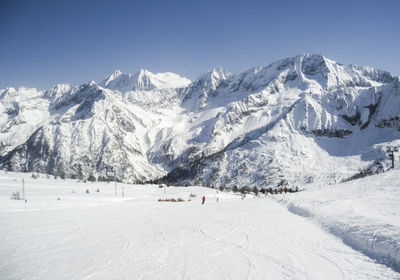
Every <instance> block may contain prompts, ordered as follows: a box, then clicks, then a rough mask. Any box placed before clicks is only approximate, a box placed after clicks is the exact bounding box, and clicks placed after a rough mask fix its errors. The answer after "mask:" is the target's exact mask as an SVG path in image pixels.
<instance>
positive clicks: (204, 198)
mask: <svg viewBox="0 0 400 280" xmlns="http://www.w3.org/2000/svg"><path fill="white" fill-rule="evenodd" d="M202 201H203V202H202V203H201V204H204V202H205V201H206V197H205V196H204V195H203V199H202Z"/></svg>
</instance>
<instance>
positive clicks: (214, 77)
mask: <svg viewBox="0 0 400 280" xmlns="http://www.w3.org/2000/svg"><path fill="white" fill-rule="evenodd" d="M231 75H232V73H231V72H230V71H228V70H226V69H223V68H221V67H218V68H213V69H211V70H210V71H208V72H206V73H203V74H201V75H200V76H199V77H198V78H197V80H198V81H204V82H210V83H213V84H215V83H217V82H218V81H221V80H226V79H227V78H229V77H230V76H231Z"/></svg>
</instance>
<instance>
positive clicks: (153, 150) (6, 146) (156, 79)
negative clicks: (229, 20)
mask: <svg viewBox="0 0 400 280" xmlns="http://www.w3.org/2000/svg"><path fill="white" fill-rule="evenodd" d="M399 96H400V80H399V77H396V76H393V75H391V74H390V73H388V72H385V71H380V70H376V69H374V68H372V67H364V66H351V65H350V66H346V65H342V64H340V63H337V62H335V61H333V60H330V59H327V58H325V57H324V56H322V55H320V54H300V55H297V56H294V57H289V58H286V59H282V60H279V61H276V62H274V63H271V64H269V65H268V66H266V67H253V68H251V69H249V70H247V71H244V72H242V73H239V74H235V75H232V74H231V73H230V72H229V71H227V70H225V69H223V68H214V69H211V70H210V71H208V72H206V73H204V74H202V75H200V76H199V77H198V78H197V79H196V80H195V81H193V82H192V81H191V80H189V79H186V78H184V77H181V76H179V75H177V74H174V73H171V72H166V73H156V74H155V73H152V72H150V71H148V70H145V69H141V70H139V71H138V72H136V73H134V74H125V73H122V72H121V71H119V70H116V71H114V72H113V73H111V74H110V75H109V76H108V77H107V78H106V79H104V80H103V81H102V82H101V83H99V84H96V83H94V82H87V83H85V84H82V85H80V86H76V87H71V86H69V85H66V84H60V85H56V86H54V87H53V88H51V89H49V90H48V91H46V92H40V91H36V90H35V89H27V88H19V89H14V88H8V89H3V90H1V91H0V127H1V129H0V143H3V145H0V168H6V169H9V170H35V169H37V170H42V171H45V172H50V173H52V174H62V173H63V172H66V173H67V174H69V175H77V174H78V175H79V176H82V177H87V176H88V175H89V174H91V173H93V174H97V175H99V176H100V175H101V176H105V175H104V174H105V170H106V167H107V166H115V168H116V169H117V168H118V170H120V174H119V175H118V176H119V178H122V179H124V180H127V181H129V180H131V181H134V180H140V181H143V180H150V179H156V178H160V177H161V176H163V175H166V174H167V173H168V172H170V174H171V176H175V177H174V178H173V179H171V178H172V177H171V178H170V179H168V180H170V181H171V182H172V181H179V180H182V181H184V180H188V181H191V182H198V183H199V184H216V185H218V184H220V185H234V184H236V182H239V183H240V184H241V183H243V184H245V185H249V186H250V185H251V186H261V185H264V186H267V185H268V186H269V185H274V184H278V183H279V181H280V180H282V178H284V177H285V179H287V180H288V181H293V182H308V181H310V180H311V179H310V178H314V177H315V176H320V177H321V176H322V175H319V174H322V173H324V172H325V173H326V174H327V176H333V177H329V178H336V177H337V178H339V177H340V178H345V176H350V175H351V172H353V171H354V170H356V171H357V170H358V168H363V167H364V166H366V165H368V164H370V163H371V161H372V164H373V160H375V159H376V158H378V156H381V154H382V153H381V150H380V149H381V148H379V147H378V146H376V144H379V145H383V144H382V143H386V142H392V141H394V140H397V139H399V136H398V135H399V132H400V122H399V120H400V112H399V108H400V105H399V104H400V98H399ZM88 132H89V133H88ZM381 134H382V135H383V136H382V137H381V136H380V135H381ZM361 140H362V141H361ZM359 141H361V142H362V143H361V144H358V142H359ZM385 145H386V144H385ZM287 147H293V149H289V150H290V151H288V154H289V155H288V158H283V157H282V155H281V152H280V151H286V150H287ZM314 151H317V152H315V153H314ZM367 152H370V153H371V154H373V155H374V156H370V157H365V158H366V160H364V159H363V156H364V153H367ZM321 155H322V157H323V158H324V160H325V162H326V164H325V165H321V164H320V163H319V162H318V159H319V158H321ZM375 155H376V156H375ZM360 156H361V157H360ZM338 158H339V159H338ZM341 158H343V160H342V159H341ZM360 158H361V159H360ZM370 158H371V160H369V159H370ZM27 159H28V161H27ZM250 159H251V160H250ZM198 160H199V162H201V164H195V163H196V162H197V161H198ZM338 160H340V161H342V162H343V163H345V162H347V161H349V160H352V161H353V162H352V166H354V168H353V169H351V170H353V171H349V170H350V169H348V168H345V165H343V169H340V172H342V173H343V174H342V175H340V176H339V175H338V176H336V173H337V172H338V171H337V170H336V169H337V168H336V169H335V170H331V169H332V168H331V166H332V163H334V162H336V161H338ZM266 162H268V163H267V165H268V166H267V168H265V163H266ZM349 162H350V161H349ZM61 163H62V165H61ZM192 163H193V165H192ZM203 163H204V164H203ZM181 165H182V166H183V167H182V168H183V169H179V168H178V169H176V171H173V170H174V169H175V168H177V167H179V166H181ZM314 165H315V166H317V165H318V166H319V165H321V166H322V167H321V168H320V169H319V170H314V169H315V168H314ZM297 166H300V168H304V170H305V171H304V172H303V171H302V172H300V171H299V173H296V172H297V171H296V170H298V169H297ZM187 167H188V168H189V169H191V172H190V173H188V172H187V170H188V169H186V168H187ZM330 168H331V169H330ZM182 170H183V171H182ZM338 170H339V169H338ZM314 171H315V172H314ZM171 172H172V173H171ZM325 173H324V174H325ZM174 174H175V175H174ZM324 176H325V175H324ZM335 176H336V177H335ZM335 180H336V179H335ZM239 183H238V184H239Z"/></svg>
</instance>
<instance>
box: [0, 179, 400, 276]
mask: <svg viewBox="0 0 400 280" xmlns="http://www.w3.org/2000/svg"><path fill="white" fill-rule="evenodd" d="M398 174H399V172H398V171H397V173H396V174H394V173H393V174H391V173H387V174H386V173H385V174H382V175H379V176H376V177H374V180H370V181H369V180H360V181H357V182H356V181H354V182H350V183H348V184H346V185H337V186H333V185H332V186H329V189H328V187H327V188H326V189H323V190H321V191H318V190H306V191H303V192H300V193H293V194H283V195H280V196H279V195H276V196H261V197H259V198H255V197H254V195H247V197H246V198H244V199H242V198H241V196H239V195H237V194H234V193H232V192H217V191H216V190H215V189H211V188H203V187H166V188H159V187H158V186H155V185H124V184H118V185H117V196H115V193H114V191H115V184H114V183H83V182H76V181H74V180H61V179H59V178H58V179H54V178H53V177H52V176H51V177H50V178H46V176H45V175H40V177H39V178H37V179H33V178H32V177H31V176H30V174H28V173H11V172H8V173H5V172H3V171H1V172H0V220H1V223H0V237H1V241H2V242H1V245H0V252H1V254H0V278H1V279H74V280H75V279H335V280H336V279H400V274H399V273H398V272H396V271H395V270H393V269H392V268H389V267H388V266H386V265H384V264H382V262H377V261H375V260H374V259H372V258H370V257H368V256H366V255H364V253H363V252H361V251H359V250H358V249H359V248H355V247H353V246H348V245H346V244H344V242H343V240H342V239H341V238H338V237H337V236H335V235H334V234H331V233H329V231H326V229H325V228H324V226H325V225H322V226H321V224H320V220H318V219H311V218H310V216H308V217H304V216H299V215H296V214H295V213H293V212H294V211H289V210H288V209H287V207H286V206H285V205H282V204H280V203H279V202H277V201H276V200H280V199H282V200H283V199H284V200H285V201H288V203H291V204H293V205H299V207H304V208H306V209H309V210H310V212H313V213H314V212H315V213H316V214H315V216H319V215H323V214H324V212H325V210H326V212H325V213H333V214H335V215H332V219H327V220H326V221H325V222H326V223H327V224H328V225H334V223H335V219H336V218H337V217H341V223H342V224H343V225H346V226H348V227H351V226H357V227H360V228H362V229H363V230H364V231H365V232H368V231H370V230H376V231H377V232H378V231H379V229H380V224H381V223H384V224H386V225H391V226H393V227H394V229H395V228H397V229H398V226H399V220H398V216H399V206H398V205H399V202H400V201H399V192H398V191H397V192H393V193H392V192H391V191H392V190H394V189H395V185H396V182H395V176H396V175H398ZM22 178H24V183H25V196H26V199H27V202H26V203H25V202H24V201H23V200H12V199H10V195H11V194H12V193H13V192H16V191H19V192H20V194H21V195H22ZM386 185H387V188H386ZM97 189H99V192H97ZM86 190H89V193H86ZM335 190H337V191H335ZM122 191H123V193H124V197H122ZM389 192H390V193H392V194H391V195H389ZM323 193H324V194H325V195H323V196H320V195H321V194H323ZM190 194H194V195H196V197H192V198H191V201H188V200H189V196H190ZM203 195H205V196H206V202H205V204H204V205H202V204H201V197H202V196H203ZM375 195H377V196H375ZM278 196H279V197H280V199H278ZM328 197H331V200H329V199H328ZM160 198H161V199H164V198H175V199H178V198H182V199H184V200H185V202H159V201H158V200H159V199H160ZM388 198H390V199H389V200H387V199H388ZM58 199H59V200H58ZM217 199H218V201H217ZM315 205H318V206H321V208H320V209H319V207H317V206H315ZM326 205H327V206H326ZM329 205H330V206H332V207H333V208H334V209H335V210H336V211H333V210H332V209H331V210H329V211H328V210H327V209H329ZM351 205H353V207H354V209H355V210H354V211H346V209H351ZM353 216H354V217H353ZM355 216H359V217H360V218H359V219H356V218H355ZM392 218H394V219H392ZM364 219H370V220H371V221H372V225H376V227H375V226H374V227H369V225H367V224H365V223H364ZM398 232H399V231H397V233H398ZM395 233H396V232H394V231H393V232H392V233H391V234H390V233H387V234H390V236H389V237H390V238H392V239H394V240H396V241H397V242H398V241H399V238H398V235H396V234H395ZM356 234H357V233H356ZM385 234H386V233H385ZM350 245H351V244H350ZM383 249H384V248H383Z"/></svg>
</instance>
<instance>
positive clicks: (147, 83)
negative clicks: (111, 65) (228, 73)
mask: <svg viewBox="0 0 400 280" xmlns="http://www.w3.org/2000/svg"><path fill="white" fill-rule="evenodd" d="M190 82H191V81H190V80H189V79H186V78H183V77H181V76H179V75H177V74H174V73H170V72H167V73H158V74H153V73H151V72H150V71H148V70H145V69H141V70H139V71H138V72H136V73H134V74H124V73H122V72H121V71H119V70H116V71H114V73H112V74H111V75H109V76H108V77H107V78H106V79H105V80H103V81H102V82H101V83H100V85H101V86H103V87H105V88H107V89H111V90H118V91H120V92H122V93H125V92H128V91H149V90H155V89H167V88H181V87H185V86H187V85H188V84H189V83H190Z"/></svg>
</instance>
